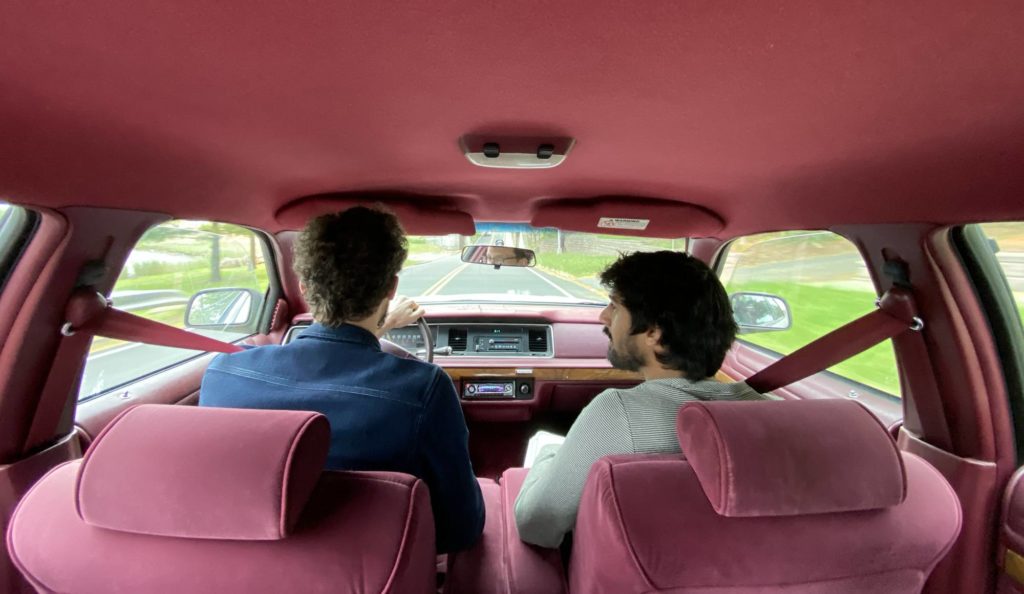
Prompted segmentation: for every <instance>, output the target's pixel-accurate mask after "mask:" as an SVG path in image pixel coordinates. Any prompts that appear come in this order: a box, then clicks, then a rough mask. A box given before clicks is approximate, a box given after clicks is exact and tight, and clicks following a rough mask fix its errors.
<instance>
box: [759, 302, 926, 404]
mask: <svg viewBox="0 0 1024 594" xmlns="http://www.w3.org/2000/svg"><path fill="white" fill-rule="evenodd" d="M877 305H878V309H876V310H875V311H873V312H871V313H869V314H867V315H864V316H862V317H860V318H857V319H856V320H854V321H852V322H850V323H849V324H846V325H845V326H841V327H839V328H837V329H835V330H833V331H832V332H829V333H828V334H826V335H824V336H822V337H821V338H819V339H817V340H815V341H812V342H810V343H808V344H806V345H804V346H803V347H801V348H799V349H797V350H795V351H793V352H792V353H790V354H789V355H787V356H785V357H783V358H781V359H779V360H778V361H776V362H775V363H772V364H771V365H769V366H768V367H765V368H764V369H762V370H761V371H758V372H757V373H755V374H754V375H752V376H751V377H750V378H749V379H747V385H749V386H750V387H751V388H753V389H754V390H756V391H758V392H760V393H762V394H767V393H768V392H771V391H773V390H777V389H778V388H781V387H783V386H788V385H789V384H792V383H793V382H796V381H799V380H802V379H804V378H807V377H810V376H812V375H814V374H815V373H818V372H819V371H823V370H825V369H828V368H829V367H832V366H833V365H835V364H836V363H841V362H842V361H845V360H846V359H849V358H850V357H852V356H854V355H856V354H858V353H861V352H864V351H866V350H867V349H869V348H871V347H873V346H875V345H876V344H878V343H880V342H882V341H883V340H886V339H889V338H893V337H895V336H899V335H900V334H903V333H904V332H907V331H908V330H909V331H920V330H921V329H922V328H923V327H924V322H922V321H921V318H919V317H917V315H916V314H917V309H916V307H915V306H914V299H913V297H912V296H911V294H910V291H909V290H907V289H905V288H902V287H894V288H892V289H890V290H889V291H887V292H886V293H885V294H884V295H882V297H881V298H880V299H879V300H878V302H877Z"/></svg>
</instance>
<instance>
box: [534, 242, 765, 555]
mask: <svg viewBox="0 0 1024 594" xmlns="http://www.w3.org/2000/svg"><path fill="white" fill-rule="evenodd" d="M601 282H602V283H603V284H604V285H605V286H607V287H608V288H609V289H610V291H611V295H610V303H609V304H608V307H606V308H604V311H602V312H601V316H600V320H601V323H602V324H604V333H605V334H606V335H607V336H608V340H609V343H608V360H609V361H610V362H611V364H612V366H614V367H616V368H618V369H625V370H628V371H638V372H640V374H641V375H642V376H643V378H644V383H642V384H640V385H639V386H636V387H634V388H631V389H628V390H618V389H610V390H605V391H604V392H602V393H601V394H599V395H598V396H597V397H596V398H594V400H593V401H592V402H591V403H590V404H588V405H587V407H586V408H584V409H583V411H582V412H581V413H580V416H579V417H578V418H577V419H576V422H575V423H573V425H572V427H571V428H570V429H569V434H568V435H566V436H565V441H564V442H563V443H561V444H549V445H546V446H544V447H543V448H542V449H541V450H540V453H539V454H538V456H537V459H536V460H535V461H534V462H533V467H532V468H531V469H530V472H529V474H527V476H526V480H525V481H524V482H523V487H522V489H521V490H520V492H519V496H518V497H517V498H516V502H515V517H516V526H517V527H518V529H519V536H520V538H522V539H523V540H524V541H526V542H529V543H532V544H536V545H540V546H543V547H550V548H554V547H558V546H559V545H561V544H562V542H563V539H564V538H565V536H566V535H567V534H568V533H569V532H571V531H572V529H573V527H574V526H575V525H576V511H577V510H578V509H579V504H580V497H581V495H582V494H583V485H584V483H585V482H586V480H587V473H588V472H589V471H590V466H591V465H592V464H593V463H594V462H596V461H597V460H598V459H599V458H602V457H604V456H609V455H612V454H650V453H678V452H679V451H680V450H679V440H678V439H677V437H676V415H677V414H678V413H679V409H680V407H682V405H683V404H685V403H686V402H691V401H694V400H760V399H763V398H764V397H763V396H761V395H760V394H758V393H757V392H755V391H754V390H753V389H751V388H750V387H749V386H747V385H746V384H745V383H721V382H718V381H716V380H715V379H714V375H715V373H716V372H717V371H718V368H719V367H721V365H722V361H723V360H725V354H726V352H727V351H728V350H729V347H730V346H732V342H733V340H734V339H735V338H736V330H737V328H736V322H735V321H734V320H733V316H732V308H731V307H730V305H729V297H728V295H726V292H725V289H724V288H723V287H722V283H721V282H719V280H718V277H717V276H716V275H715V273H714V271H712V270H711V269H710V268H708V267H707V265H705V264H704V263H703V262H701V261H700V260H698V259H696V258H694V257H692V256H689V255H687V254H683V253H679V252H669V251H661V252H650V253H644V252H637V253H634V254H630V255H627V256H622V257H620V258H619V259H618V260H617V261H616V262H614V263H613V264H612V265H611V266H609V267H608V269H607V270H605V271H604V272H603V273H602V274H601Z"/></svg>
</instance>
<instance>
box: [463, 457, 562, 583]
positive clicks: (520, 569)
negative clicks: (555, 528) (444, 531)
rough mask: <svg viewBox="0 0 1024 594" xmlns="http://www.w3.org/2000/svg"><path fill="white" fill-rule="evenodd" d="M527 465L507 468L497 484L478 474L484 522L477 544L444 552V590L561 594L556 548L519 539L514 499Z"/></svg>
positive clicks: (558, 556)
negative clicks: (535, 544) (460, 549)
mask: <svg viewBox="0 0 1024 594" xmlns="http://www.w3.org/2000/svg"><path fill="white" fill-rule="evenodd" d="M529 470H530V469H529V468H510V469H508V470H506V471H505V473H504V474H503V475H502V477H501V484H500V485H499V484H498V483H495V482H494V481H492V480H489V479H480V490H481V492H482V493H483V496H484V505H485V506H486V509H487V523H486V524H485V525H484V533H483V535H482V536H481V537H480V540H479V541H478V542H477V544H476V545H475V546H474V547H473V548H471V549H469V550H467V551H462V552H459V553H454V554H449V555H448V576H447V579H446V580H445V594H517V593H522V594H563V593H564V592H566V590H567V587H568V585H567V584H566V579H565V570H564V568H563V567H562V558H561V555H560V553H559V552H558V551H557V550H554V549H544V548H540V547H535V546H533V545H530V544H527V543H525V542H523V541H522V540H520V538H519V531H518V530H517V529H516V521H515V501H516V497H517V496H518V495H519V490H520V489H522V487H523V481H524V480H526V474H527V472H528V471H529Z"/></svg>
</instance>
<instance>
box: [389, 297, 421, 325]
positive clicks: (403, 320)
mask: <svg viewBox="0 0 1024 594" xmlns="http://www.w3.org/2000/svg"><path fill="white" fill-rule="evenodd" d="M423 311H424V310H423V308H422V307H420V306H419V304H417V303H416V302H415V301H413V300H412V299H409V298H408V297H395V299H394V300H393V301H392V302H391V308H390V309H389V310H388V315H387V317H385V318H384V331H385V332H386V331H388V330H391V329H394V328H405V327H406V326H412V325H413V324H415V323H416V322H417V321H418V320H419V319H420V318H422V317H423Z"/></svg>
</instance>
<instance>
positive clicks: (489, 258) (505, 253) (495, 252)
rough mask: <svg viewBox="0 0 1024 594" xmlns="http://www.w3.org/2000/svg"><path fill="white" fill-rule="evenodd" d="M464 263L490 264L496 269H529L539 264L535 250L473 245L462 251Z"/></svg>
mask: <svg viewBox="0 0 1024 594" xmlns="http://www.w3.org/2000/svg"><path fill="white" fill-rule="evenodd" d="M462 261H463V262H469V263H470V264H489V265H492V266H494V268H495V269H498V268H501V267H502V266H518V267H529V266H534V265H536V264H537V255H536V254H534V253H533V250H527V249H523V248H514V247H506V246H503V245H471V246H467V247H466V248H465V249H463V250H462Z"/></svg>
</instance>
